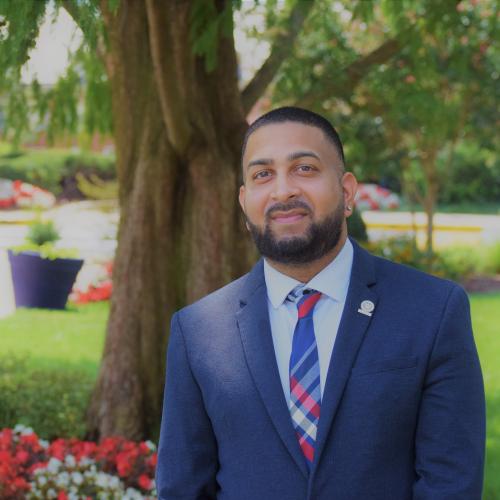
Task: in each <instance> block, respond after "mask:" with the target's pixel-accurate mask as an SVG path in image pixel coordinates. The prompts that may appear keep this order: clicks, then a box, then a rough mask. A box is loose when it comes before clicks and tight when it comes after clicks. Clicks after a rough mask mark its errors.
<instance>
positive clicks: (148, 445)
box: [144, 441, 156, 451]
mask: <svg viewBox="0 0 500 500" xmlns="http://www.w3.org/2000/svg"><path fill="white" fill-rule="evenodd" d="M144 444H145V445H146V446H147V447H148V448H149V449H150V450H151V451H156V445H155V444H154V443H153V441H144Z"/></svg>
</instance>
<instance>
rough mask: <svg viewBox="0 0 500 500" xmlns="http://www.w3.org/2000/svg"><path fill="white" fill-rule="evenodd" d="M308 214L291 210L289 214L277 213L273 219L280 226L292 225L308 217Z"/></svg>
mask: <svg viewBox="0 0 500 500" xmlns="http://www.w3.org/2000/svg"><path fill="white" fill-rule="evenodd" d="M306 216H307V214H306V213H305V212H304V211H302V210H300V211H298V210H290V211H288V212H275V213H274V214H273V215H272V216H271V219H272V220H273V221H274V222H277V223H278V224H291V223H293V222H297V221H299V220H301V219H303V218H304V217H306Z"/></svg>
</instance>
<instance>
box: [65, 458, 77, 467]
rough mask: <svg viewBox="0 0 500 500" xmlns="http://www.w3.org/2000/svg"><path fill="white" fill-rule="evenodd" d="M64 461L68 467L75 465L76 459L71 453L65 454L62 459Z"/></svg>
mask: <svg viewBox="0 0 500 500" xmlns="http://www.w3.org/2000/svg"><path fill="white" fill-rule="evenodd" d="M64 463H65V464H66V465H67V466H68V467H75V466H76V460H75V457H74V456H73V455H66V458H65V459H64Z"/></svg>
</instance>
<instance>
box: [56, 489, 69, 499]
mask: <svg viewBox="0 0 500 500" xmlns="http://www.w3.org/2000/svg"><path fill="white" fill-rule="evenodd" d="M57 500H68V495H66V492H65V491H60V492H59V494H58V495H57Z"/></svg>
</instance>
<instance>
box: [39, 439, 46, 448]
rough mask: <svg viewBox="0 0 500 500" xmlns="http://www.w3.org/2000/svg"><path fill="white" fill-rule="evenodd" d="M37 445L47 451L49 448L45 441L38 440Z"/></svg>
mask: <svg viewBox="0 0 500 500" xmlns="http://www.w3.org/2000/svg"><path fill="white" fill-rule="evenodd" d="M38 444H39V445H40V446H41V447H42V448H44V449H47V448H48V447H49V442H48V441H46V440H45V439H39V440H38Z"/></svg>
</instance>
